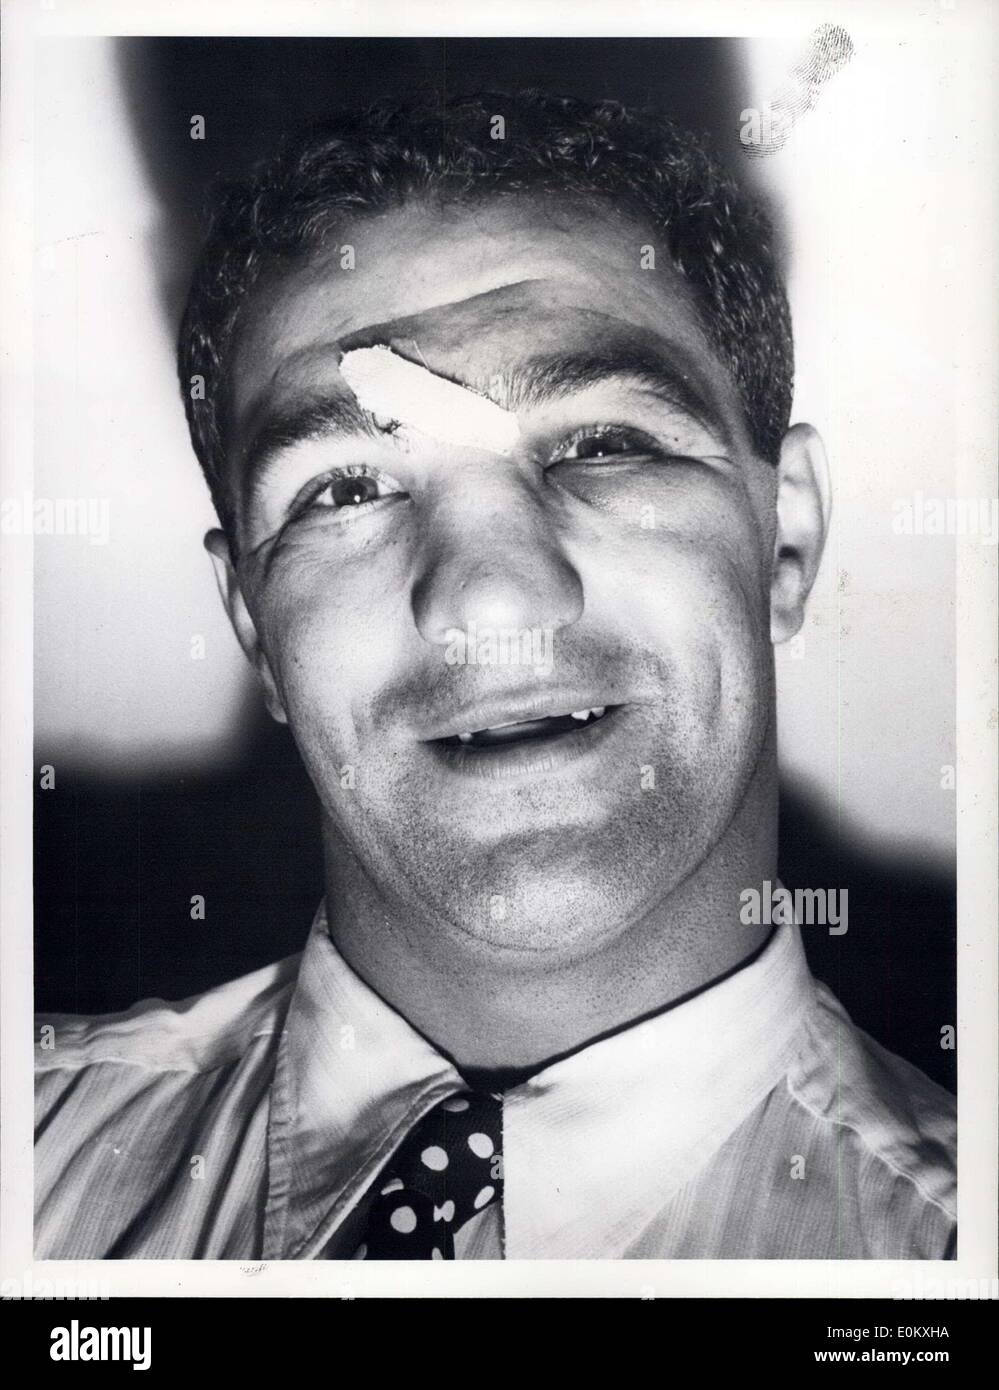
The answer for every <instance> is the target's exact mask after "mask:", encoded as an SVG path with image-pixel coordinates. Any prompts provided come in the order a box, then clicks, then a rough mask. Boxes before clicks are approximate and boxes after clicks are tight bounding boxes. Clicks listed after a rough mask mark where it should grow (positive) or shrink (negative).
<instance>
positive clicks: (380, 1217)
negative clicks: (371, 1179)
mask: <svg viewBox="0 0 999 1390" xmlns="http://www.w3.org/2000/svg"><path fill="white" fill-rule="evenodd" d="M502 1113H503V1110H502V1101H501V1100H500V1098H499V1097H498V1096H493V1095H487V1094H486V1093H484V1092H481V1091H463V1092H461V1094H459V1095H456V1096H451V1097H450V1098H449V1099H448V1100H444V1101H441V1103H440V1104H439V1105H436V1106H434V1108H433V1110H431V1111H430V1112H429V1114H427V1115H424V1117H423V1119H422V1120H420V1122H419V1123H418V1124H417V1125H416V1126H415V1127H414V1128H413V1129H412V1130H411V1131H410V1133H409V1134H408V1135H407V1136H406V1138H405V1139H404V1140H403V1142H402V1144H401V1145H400V1147H399V1148H398V1149H397V1150H396V1152H395V1154H394V1155H393V1156H392V1158H391V1159H390V1160H389V1162H388V1164H387V1165H386V1166H385V1168H384V1170H383V1171H382V1174H381V1176H380V1177H378V1178H376V1179H375V1183H374V1192H375V1197H374V1201H373V1202H372V1205H371V1208H370V1212H369V1215H368V1226H367V1231H366V1234H365V1238H364V1241H363V1243H362V1244H361V1245H360V1246H359V1247H358V1249H357V1250H356V1251H355V1254H354V1259H356V1260H360V1259H367V1260H453V1259H454V1237H455V1234H456V1233H457V1232H458V1231H459V1230H460V1229H461V1227H462V1226H463V1225H464V1224H465V1222H466V1221H469V1220H470V1219H471V1218H472V1217H473V1216H475V1215H476V1214H477V1213H478V1212H480V1211H485V1209H486V1207H488V1206H491V1205H492V1204H493V1203H494V1202H501V1201H502V1199H503V1165H502V1155H501V1138H500V1136H501V1132H502Z"/></svg>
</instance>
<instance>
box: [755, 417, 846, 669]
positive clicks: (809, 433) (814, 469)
mask: <svg viewBox="0 0 999 1390" xmlns="http://www.w3.org/2000/svg"><path fill="white" fill-rule="evenodd" d="M831 499H832V494H831V489H830V486H829V465H828V463H827V461H826V451H825V447H824V446H823V443H822V440H821V439H820V437H819V435H818V434H817V432H816V431H815V430H814V429H813V428H812V427H811V425H793V426H792V427H791V429H789V430H788V432H787V434H786V435H785V436H784V439H783V442H782V443H781V450H780V463H779V464H778V467H777V534H776V537H775V539H774V554H773V567H772V571H771V582H770V639H771V641H772V642H775V643H776V642H786V641H787V640H788V639H789V638H790V637H793V636H794V634H795V633H796V632H797V631H798V629H799V628H800V627H801V624H802V622H803V620H804V617H805V601H806V600H807V598H808V595H809V593H810V592H811V589H812V585H813V583H814V582H815V576H816V574H817V573H818V569H819V561H820V560H821V559H822V548H823V546H824V545H825V541H826V533H827V531H828V529H829V512H830V508H831V504H832V503H831Z"/></svg>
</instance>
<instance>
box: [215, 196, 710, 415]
mask: <svg viewBox="0 0 999 1390" xmlns="http://www.w3.org/2000/svg"><path fill="white" fill-rule="evenodd" d="M347 246H349V247H350V248H351V254H352V260H353V268H352V269H347V268H345V263H349V260H350V258H349V257H345V256H344V255H343V248H345V247H347ZM650 247H652V248H653V250H654V252H655V262H654V265H652V266H649V256H648V249H649V248H650ZM374 343H385V344H388V345H390V346H392V347H394V348H396V349H397V350H398V351H400V352H402V353H404V354H405V355H407V356H409V357H412V358H413V359H414V360H417V361H420V360H422V361H423V363H424V364H425V365H427V366H428V367H430V368H431V369H432V370H434V371H437V372H439V373H441V374H442V375H446V376H449V377H451V378H453V379H455V380H459V381H463V382H466V383H467V384H469V385H474V386H478V387H479V388H480V389H488V385H489V383H490V381H491V380H492V379H494V378H495V377H496V376H497V375H502V374H503V373H505V372H509V371H510V370H512V369H514V368H515V367H516V365H517V363H518V362H519V361H522V360H523V359H524V358H525V357H528V356H534V355H536V354H538V353H542V352H545V351H549V352H553V353H554V352H561V353H565V354H572V353H574V352H581V353H582V352H592V351H593V350H594V349H603V348H614V347H625V346H647V345H651V344H653V343H654V344H655V345H657V346H658V347H659V348H665V349H667V350H668V351H671V352H672V354H673V355H674V356H675V358H676V361H677V365H678V367H679V368H680V370H685V369H689V371H690V372H691V373H694V374H696V375H698V376H699V378H700V380H701V384H702V386H704V385H707V386H708V388H709V389H710V390H711V392H712V394H713V395H715V396H718V397H721V398H723V399H724V398H729V400H730V401H731V399H732V398H733V396H734V392H733V388H732V384H731V382H730V380H729V378H728V374H727V373H726V372H725V370H724V368H723V367H722V366H721V364H720V363H719V362H718V361H717V359H716V358H715V356H714V354H713V352H712V351H711V349H710V348H709V346H708V344H707V340H706V338H705V335H704V332H703V329H702V327H701V324H700V321H699V319H698V316H697V313H696V309H695V307H694V304H693V300H692V297H691V294H690V291H689V289H688V287H687V286H686V284H685V283H684V281H683V280H682V278H681V277H680V276H679V275H678V274H677V273H676V272H675V271H674V270H673V269H672V267H671V266H670V265H669V264H668V261H667V258H666V255H665V248H664V247H662V246H661V245H656V243H655V238H654V237H653V236H652V234H651V233H650V232H649V230H648V229H646V228H644V227H643V226H642V225H641V224H640V223H638V222H636V221H632V220H630V219H628V218H623V217H619V216H617V215H615V214H614V213H613V211H612V210H610V209H599V210H598V209H593V208H584V207H581V206H580V205H579V204H578V203H568V202H565V203H562V202H558V201H555V202H552V203H544V202H542V201H540V200H539V199H537V198H535V197H527V196H524V195H521V196H518V197H515V198H506V199H495V200H492V201H488V202H485V203H483V204H482V205H480V206H476V207H473V208H468V207H464V208H462V207H456V206H455V205H453V204H452V205H450V206H442V205H439V204H438V205H434V206H425V205H423V204H411V205H407V206H405V207H403V208H401V209H398V210H394V211H392V212H390V213H387V214H381V215H379V216H366V217H362V218H360V219H357V220H355V221H353V222H346V223H344V224H343V225H342V227H338V228H337V232H336V245H331V246H328V247H327V248H326V249H324V251H323V253H322V254H317V255H314V256H312V257H310V258H307V259H304V260H303V261H302V262H301V263H299V264H296V265H295V266H294V267H293V268H291V269H283V270H282V271H281V272H280V273H274V274H272V275H270V276H269V277H268V278H267V279H265V281H264V282H263V283H262V284H261V285H260V286H259V287H258V288H257V289H256V290H255V291H254V292H253V294H252V295H251V297H250V300H249V303H248V305H247V306H246V307H245V309H244V314H243V319H242V323H241V326H240V329H239V332H238V337H237V340H236V344H235V350H234V354H233V359H232V363H231V368H230V373H229V399H228V413H229V419H230V422H231V425H232V430H233V434H234V435H235V436H236V438H235V439H234V441H233V442H236V443H238V439H239V437H240V436H243V437H245V435H246V434H247V432H248V431H249V430H251V429H252V428H253V425H254V422H255V421H256V420H257V419H258V418H259V416H260V415H261V413H263V412H265V411H266V410H268V409H272V408H275V407H280V405H281V404H282V402H283V401H284V400H285V399H290V398H292V397H294V396H295V395H296V394H297V393H300V392H302V391H306V390H309V389H313V388H315V387H316V386H319V385H327V386H334V387H335V386H336V385H337V382H338V371H337V363H338V361H339V358H340V355H341V354H342V353H343V352H344V351H347V350H349V349H350V348H354V347H363V346H369V345H372V344H374ZM344 389H346V388H345V387H344Z"/></svg>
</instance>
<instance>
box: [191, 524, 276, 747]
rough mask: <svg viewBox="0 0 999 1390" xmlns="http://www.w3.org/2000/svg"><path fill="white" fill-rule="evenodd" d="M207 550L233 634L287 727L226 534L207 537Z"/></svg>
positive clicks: (214, 532)
mask: <svg viewBox="0 0 999 1390" xmlns="http://www.w3.org/2000/svg"><path fill="white" fill-rule="evenodd" d="M205 549H206V550H207V551H208V553H209V555H210V556H211V557H212V565H213V567H214V570H215V581H216V583H217V584H218V586H219V593H220V594H221V595H222V602H223V604H224V605H225V611H226V612H227V613H228V614H229V621H230V622H231V623H232V630H233V632H235V634H236V638H237V640H238V642H239V645H240V646H241V647H242V648H243V651H244V652H245V654H246V659H247V660H248V661H249V663H250V665H251V666H252V667H253V669H254V670H255V671H256V673H257V676H258V677H259V679H260V684H261V685H262V686H263V689H264V700H265V702H266V704H267V708H268V710H269V711H270V713H271V715H272V716H273V717H274V718H275V719H276V720H277V721H278V723H279V724H287V722H288V716H287V715H286V714H285V712H284V706H283V705H282V703H281V697H280V695H279V694H278V688H277V682H276V681H275V679H274V673H273V671H272V670H271V668H270V664H269V663H268V660H267V657H266V656H265V655H264V649H263V647H262V646H261V645H260V638H259V637H258V636H257V629H256V627H255V625H254V622H253V619H252V618H251V617H250V610H249V609H248V608H247V606H246V600H245V599H244V598H243V591H242V589H241V588H240V587H239V579H238V578H237V575H236V566H235V565H234V564H233V559H232V552H231V550H230V548H229V542H228V540H227V539H226V535H225V532H224V531H220V530H218V529H217V528H216V529H214V530H211V531H208V532H207V533H206V535H205Z"/></svg>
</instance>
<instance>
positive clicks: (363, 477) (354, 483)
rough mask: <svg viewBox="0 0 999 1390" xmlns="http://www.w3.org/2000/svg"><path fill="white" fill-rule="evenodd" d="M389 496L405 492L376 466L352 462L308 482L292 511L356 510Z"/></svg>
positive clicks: (294, 513)
mask: <svg viewBox="0 0 999 1390" xmlns="http://www.w3.org/2000/svg"><path fill="white" fill-rule="evenodd" d="M393 496H405V489H404V488H403V486H402V484H401V483H399V482H397V481H396V479H395V478H393V477H390V475H389V474H387V473H382V472H381V471H380V470H379V469H376V468H368V467H366V466H365V465H363V464H352V465H350V466H348V467H346V468H338V469H336V470H335V471H334V472H332V473H329V474H327V475H326V477H325V478H319V479H317V480H316V481H315V482H313V483H311V484H310V485H309V487H308V488H307V489H306V490H305V492H304V494H303V495H302V496H301V497H300V498H299V499H298V500H297V501H296V502H295V504H294V506H293V508H292V512H293V515H295V516H301V515H303V514H304V513H305V512H308V511H315V510H319V511H357V510H359V509H361V508H363V507H369V506H371V505H372V503H375V502H381V501H382V500H384V499H385V498H387V497H393Z"/></svg>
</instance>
